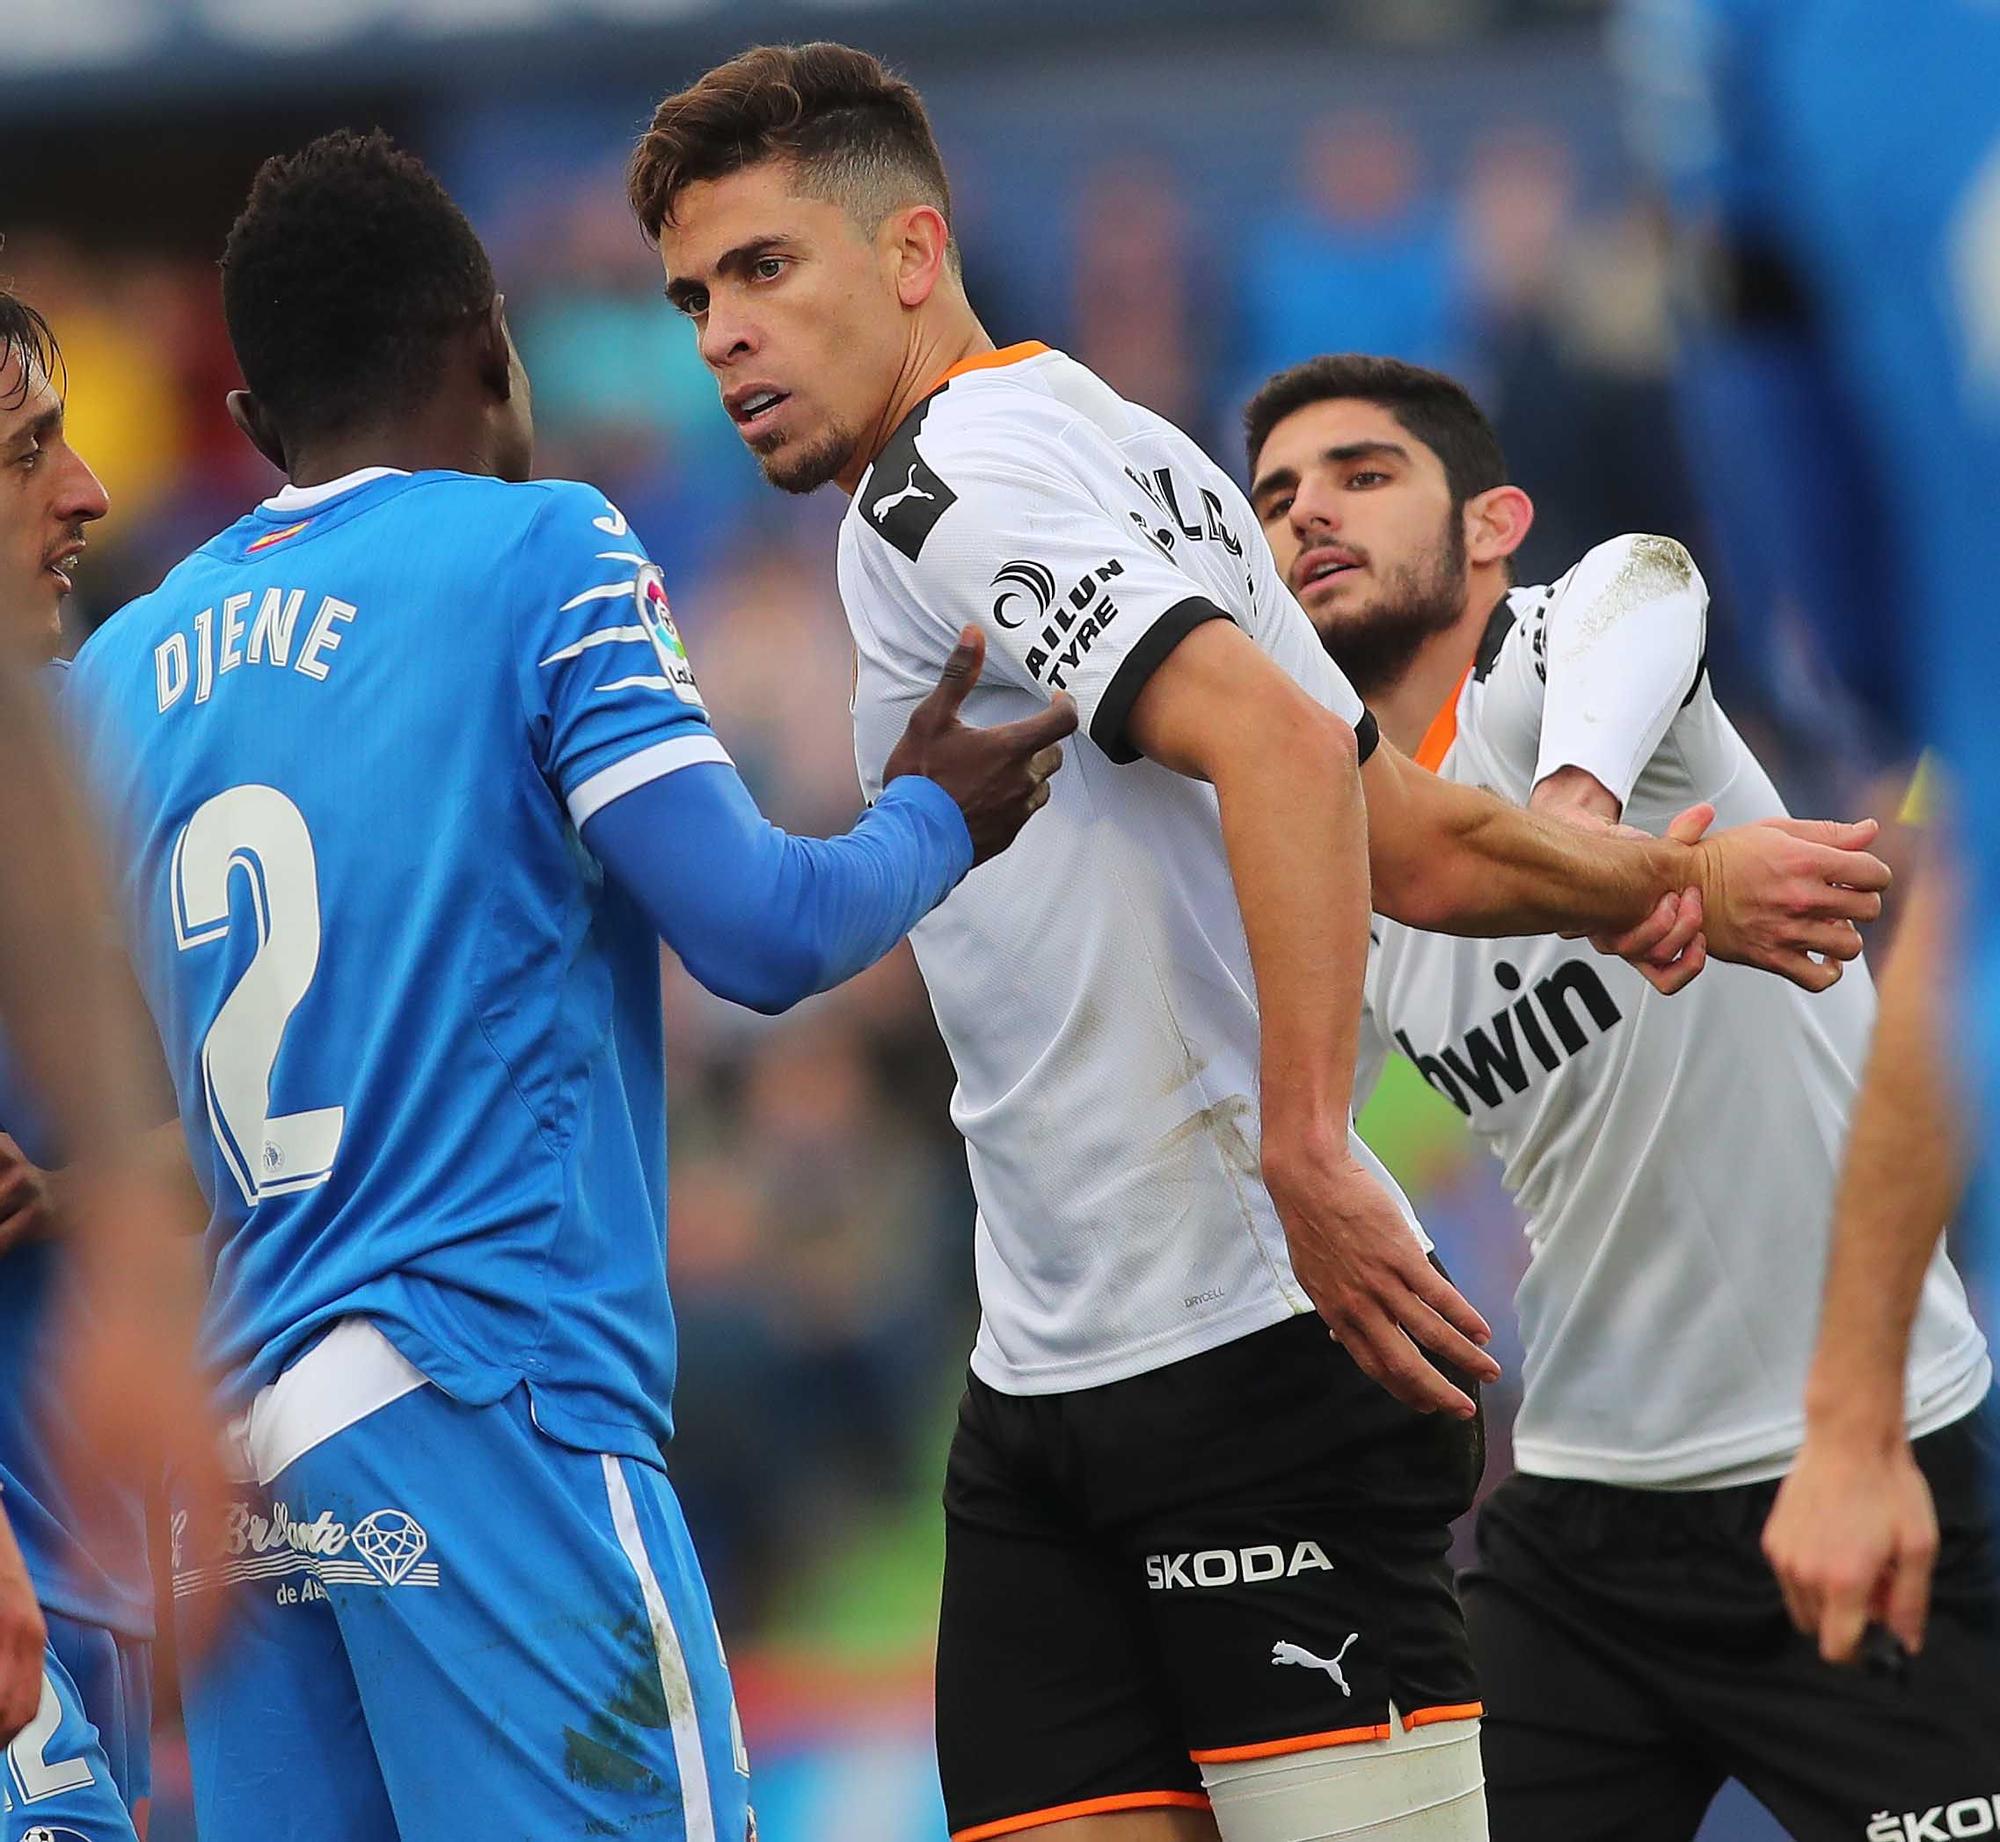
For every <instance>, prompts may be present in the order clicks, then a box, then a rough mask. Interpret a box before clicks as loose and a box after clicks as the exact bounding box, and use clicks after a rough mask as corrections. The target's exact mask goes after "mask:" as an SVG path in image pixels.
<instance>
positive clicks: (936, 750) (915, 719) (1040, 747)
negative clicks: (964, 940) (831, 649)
mask: <svg viewBox="0 0 2000 1842" xmlns="http://www.w3.org/2000/svg"><path fill="white" fill-rule="evenodd" d="M985 662H986V636H985V635H984V634H983V633H981V632H980V630H979V629H978V628H977V627H967V628H966V629H965V630H964V631H963V632H961V633H960V634H959V636H958V644H957V645H956V646H955V647H953V648H952V653H951V657H950V658H949V659H947V660H946V661H945V667H944V671H943V672H942V673H941V674H940V675H939V678H938V682H937V689H936V690H934V691H932V692H931V694H930V695H929V696H928V697H926V698H925V699H924V701H923V702H922V703H920V704H919V705H918V706H917V707H916V709H915V710H913V711H912V712H911V713H910V721H909V726H908V727H907V728H906V729H905V730H904V731H903V739H902V740H901V741H900V742H898V743H897V744H896V746H895V747H894V748H893V749H892V750H891V751H890V754H889V760H888V764H887V765H886V766H885V767H884V768H883V770H882V779H883V782H884V784H886V783H887V782H889V781H892V780H894V779H896V778H897V776H898V775H901V774H922V775H925V776H927V777H928V778H929V779H931V780H934V781H936V782H937V783H938V785H939V786H941V787H942V788H944V790H945V791H946V792H947V793H949V794H950V795H951V797H952V798H953V799H955V800H956V801H957V802H958V809H959V811H960V812H962V813H963V814H964V815H965V828H966V830H967V831H969V832H970V833H971V834H972V861H973V862H974V863H976V864H978V863H984V862H985V861H986V860H987V858H989V857H992V856H996V855H997V854H998V853H999V852H1001V851H1004V850H1005V849H1006V848H1007V847H1008V845H1010V844H1012V843H1013V842H1014V840H1015V838H1016V837H1018V836H1019V835H1020V831H1021V827H1022V826H1023V825H1025V824H1027V822H1028V821H1029V819H1031V818H1032V817H1033V816H1034V815H1035V814H1036V813H1037V812H1039V811H1040V810H1041V809H1042V808H1043V807H1044V806H1046V805H1047V804H1048V801H1049V777H1050V776H1051V775H1052V774H1054V773H1055V771H1056V770H1057V769H1058V768H1060V767H1061V766H1062V749H1061V748H1060V747H1059V746H1058V744H1059V743H1060V742H1061V741H1062V739H1063V737H1064V736H1066V735H1070V734H1073V733H1074V731H1075V729H1076V703H1075V700H1074V699H1073V698H1070V697H1068V696H1065V695H1059V696H1057V697H1056V698H1055V699H1054V700H1053V701H1052V702H1051V703H1050V705H1049V707H1048V708H1047V709H1046V710H1043V711H1040V712H1038V713H1037V714H1036V715H1034V716H1027V717H1023V718H1022V719H1021V720H1020V721H1019V722H1015V723H1001V724H998V725H996V726H995V727H993V728H991V729H975V728H973V727H972V726H971V725H970V724H968V723H963V722H960V721H959V716H958V710H959V706H960V705H961V704H963V703H964V702H965V698H966V693H967V692H969V691H970V690H971V689H972V687H973V686H974V685H975V684H977V683H978V682H979V672H980V668H981V666H983V665H984V664H985Z"/></svg>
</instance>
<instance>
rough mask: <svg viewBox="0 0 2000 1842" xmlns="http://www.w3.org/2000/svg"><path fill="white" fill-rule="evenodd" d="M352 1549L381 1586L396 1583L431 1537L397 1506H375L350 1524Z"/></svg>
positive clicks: (400, 1580)
mask: <svg viewBox="0 0 2000 1842" xmlns="http://www.w3.org/2000/svg"><path fill="white" fill-rule="evenodd" d="M349 1539H350V1540H351V1541H352V1542H353V1544H354V1551H355V1553H356V1554H358V1555H360V1556H361V1558H362V1559H363V1560H364V1561H366V1562H367V1563H368V1565H369V1566H371V1567H372V1568H374V1569H375V1571H376V1572H377V1573H378V1574H380V1575H381V1576H382V1584H383V1585H384V1586H400V1585H402V1583H403V1582H404V1581H405V1580H406V1579H408V1578H409V1575H410V1569H411V1568H412V1567H414V1566H415V1565H416V1564H417V1562H418V1561H420V1560H422V1559H423V1556H424V1550H425V1549H426V1548H428V1547H429V1546H430V1545H431V1538H430V1537H429V1536H428V1535H426V1534H425V1533H424V1528H423V1524H422V1523H420V1522H419V1521H418V1520H417V1519H416V1518H415V1517H414V1516H412V1515H410V1514H408V1513H407V1512H406V1511H404V1510H400V1509H378V1510H376V1511H375V1512H374V1513H373V1514H372V1515H367V1516H364V1517H362V1519H361V1520H360V1521H359V1522H357V1523H356V1524H355V1525H354V1532H353V1534H352V1536H351V1537H350V1538H349Z"/></svg>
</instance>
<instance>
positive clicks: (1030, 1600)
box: [937, 1316, 1484, 1842]
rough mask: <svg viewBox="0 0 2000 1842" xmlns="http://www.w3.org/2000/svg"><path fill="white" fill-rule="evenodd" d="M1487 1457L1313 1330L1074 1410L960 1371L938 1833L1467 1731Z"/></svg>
mask: <svg viewBox="0 0 2000 1842" xmlns="http://www.w3.org/2000/svg"><path fill="white" fill-rule="evenodd" d="M1453 1379H1454V1380H1455V1381H1457V1382H1458V1384H1459V1386H1461V1387H1463V1388H1464V1389H1465V1390H1466V1392H1467V1393H1473V1392H1474V1387H1473V1385H1472V1384H1471V1383H1470V1382H1468V1381H1466V1380H1465V1379H1464V1378H1462V1377H1458V1376H1454V1377H1453ZM1483 1458H1484V1438H1483V1432H1482V1428H1481V1423H1480V1422H1479V1421H1478V1420H1472V1421H1463V1420H1457V1419H1450V1418H1446V1417H1444V1416H1441V1415H1430V1414H1420V1413H1416V1412H1413V1411H1411V1410H1410V1409H1409V1408H1407V1407H1404V1406H1402V1405H1401V1404H1400V1403H1399V1402H1397V1401H1396V1400H1394V1399H1393V1398H1391V1397H1390V1396H1389V1395H1388V1394H1386V1393H1384V1392H1383V1391H1382V1389H1381V1388H1380V1387H1378V1386H1377V1385H1376V1384H1375V1383H1374V1382H1372V1381H1370V1380H1369V1379H1368V1378H1367V1377H1366V1376H1365V1375H1363V1374H1362V1373H1361V1371H1360V1370H1359V1369H1358V1368H1356V1366H1355V1364H1354V1362H1353V1360H1352V1358H1351V1357H1349V1356H1348V1354H1347V1353H1346V1351H1345V1350H1343V1349H1342V1348H1341V1347H1340V1345H1339V1344H1337V1343H1335V1342H1334V1341H1333V1339H1332V1337H1331V1336H1330V1335H1329V1334H1328V1332H1327V1328H1326V1326H1325V1324H1324V1323H1323V1322H1322V1321H1321V1320H1320V1319H1319V1318H1318V1317H1316V1316H1308V1317H1297V1318H1291V1319H1288V1320H1287V1321H1286V1322H1284V1323H1282V1324H1278V1325H1275V1326H1273V1327H1272V1328H1270V1329H1268V1330H1263V1331H1259V1332H1257V1333H1255V1334H1254V1335H1251V1336H1247V1337H1243V1338H1241V1339H1239V1340H1238V1341H1236V1342H1234V1343H1229V1344H1225V1345H1224V1346H1223V1347H1221V1348H1220V1349H1215V1350H1210V1351H1207V1352H1206V1353H1204V1354H1202V1355H1199V1356H1194V1357H1190V1358H1188V1359H1187V1360H1185V1361H1182V1362H1177V1363H1174V1364H1172V1365H1170V1366H1169V1367H1166V1368H1163V1369H1158V1370H1155V1371H1153V1372H1151V1373H1150V1374H1145V1375H1139V1376H1135V1377H1133V1378H1131V1379H1130V1380H1127V1381H1119V1382H1113V1383H1110V1384H1108V1385H1106V1386H1104V1387H1100V1388H1088V1389H1081V1390H1078V1391H1077V1392H1075V1393H1070V1394H1050V1395H1029V1396H1021V1395H1007V1394H1001V1393H999V1392H998V1391H996V1390H995V1389H992V1388H989V1387H987V1386H986V1385H985V1383H983V1382H981V1381H979V1380H978V1379H977V1378H976V1377H975V1378H973V1379H972V1380H971V1382H970V1383H969V1385H968V1387H967V1389H966V1394H965V1399H964V1401H963V1402H962V1403H961V1405H960V1408H959V1421H958V1431H957V1434H956V1437H955V1438H954V1440H953V1443H952V1449H951V1460H950V1467H949V1470H948V1473H947V1476H946V1481H945V1578H944V1606H943V1612H942V1615H941V1619H940V1625H939V1638H938V1671H937V1733H938V1760H939V1767H940V1770H941V1773H942V1776H943V1780H944V1793H945V1807H946V1810H947V1813H948V1814H949V1816H950V1819H951V1829H952V1834H953V1837H954V1842H988V1839H989V1838H992V1837H997V1836H1003V1835H1009V1834H1012V1833H1014V1832H1016V1831H1019V1830H1027V1829H1032V1828H1034V1827H1035V1826H1037V1825H1038V1824H1041V1823H1047V1822H1054V1821H1056V1820H1058V1819H1059V1818H1063V1817H1072V1816H1086V1815H1094V1814H1097V1813H1100V1812H1105V1811H1113V1810H1128V1809H1143V1808H1146V1807H1149V1806H1159V1805H1174V1804H1182V1805H1189V1806H1197V1807H1199V1806H1205V1805H1206V1803H1207V1799H1206V1798H1205V1797H1204V1796H1203V1795H1202V1788H1201V1772H1200V1767H1201V1764H1202V1763H1203V1762H1205V1761H1223V1760H1233V1759H1248V1758H1257V1757H1261V1756H1264V1755H1268V1754H1277V1753H1287V1752H1299V1751H1307V1750H1310V1749H1313V1748H1317V1747H1323V1746H1332V1745H1338V1744H1342V1743H1344V1742H1348V1741H1354V1740H1366V1739H1374V1738H1380V1737H1386V1735H1387V1733H1388V1731H1389V1728H1388V1722H1389V1720H1390V1704H1391V1703H1392V1702H1393V1703H1394V1705H1395V1710H1396V1713H1397V1715H1398V1717H1400V1718H1401V1719H1402V1720H1403V1721H1404V1722H1405V1723H1406V1724H1407V1725H1411V1726H1414V1725H1418V1724H1423V1723H1427V1722H1431V1721H1437V1720H1451V1719H1463V1718H1466V1717H1468V1716H1472V1715H1476V1714H1477V1713H1478V1712H1479V1702H1478V1691H1477V1689H1476V1687H1475V1685H1474V1682H1473V1676H1472V1666H1471V1661H1470V1656H1469V1651H1468V1646H1467V1642H1466V1636H1465V1628H1464V1623H1463V1620H1462V1618H1461V1616H1460V1613H1459V1609H1458V1602H1457V1599H1456V1598H1455V1596H1454V1594H1453V1590H1452V1578H1451V1571H1450V1568H1449V1566H1448V1565H1447V1563H1446V1558H1445V1555H1446V1548H1447V1546H1448V1544H1449V1541H1450V1525H1451V1522H1452V1520H1453V1518H1454V1517H1456V1516H1458V1515H1460V1514H1461V1513H1462V1512H1463V1511H1464V1510H1465V1509H1466V1507H1467V1506H1468V1505H1469V1504H1470V1503H1471V1501H1472V1497H1473V1491H1474V1489H1475V1487H1476V1485H1477V1483H1478V1481H1479V1473H1480V1468H1481V1464H1482V1462H1483Z"/></svg>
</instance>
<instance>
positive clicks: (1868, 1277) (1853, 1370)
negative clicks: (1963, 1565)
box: [1806, 865, 1966, 1443]
mask: <svg viewBox="0 0 2000 1842" xmlns="http://www.w3.org/2000/svg"><path fill="white" fill-rule="evenodd" d="M1952 899H1953V892H1952V889H1951V887H1950V878H1949V874H1948V872H1947V871H1946V870H1945V868H1944V866H1942V865H1939V866H1938V867H1937V868H1936V869H1934V870H1933V871H1932V872H1931V874H1929V875H1928V876H1926V877H1925V878H1924V880H1923V881H1922V882H1921V883H1920V884H1919V885H1918V886H1917V888H1916V889H1915V890H1914V891H1913V892H1912V893H1911V895H1910V898H1909V905H1908V908H1907V910H1906V912H1905V915H1904V920H1903V928H1902V932H1901V934H1900V936H1899V937H1898V939H1897V942H1896V949H1895V952H1894V954H1893V955H1892V956H1891V958H1890V961H1889V966H1888V970H1887V972H1886V973H1885V974H1884V976H1883V980H1882V988H1881V1004H1880V1009H1879V1011H1878V1013H1877V1016H1876V1023H1875V1035H1874V1040H1873V1043H1872V1045H1871V1047H1870V1050H1869V1056H1868V1065H1867V1070H1866V1073H1865V1075H1864V1076H1863V1079H1862V1084H1861V1090H1860V1092H1859V1094H1858V1095H1857V1096H1856V1099H1855V1105H1854V1118H1853V1122H1852V1126H1851V1129H1850V1132H1849V1136H1848V1142H1847V1155H1846V1158H1845V1160H1844V1161H1843V1164H1842V1167H1841V1175H1840V1187H1839V1189H1838V1191H1837V1193H1836V1195H1835V1199H1834V1214H1833V1244H1832V1249H1831V1253H1830V1257H1829V1262H1828V1268H1827V1284H1826V1297H1825V1302H1824V1306H1823V1310H1822V1315H1821V1320H1820V1330H1819V1342H1818V1344H1817V1346H1816V1353H1815V1356H1814V1359H1813V1366H1812V1371H1811V1374H1810V1377H1809V1379H1808V1381H1807V1387H1806V1414H1807V1419H1808V1422H1809V1423H1810V1424H1812V1425H1813V1426H1814V1428H1815V1430H1822V1431H1826V1432H1830V1433H1835V1434H1838V1435H1841V1436H1845V1437H1851V1438H1855V1439H1863V1440H1868V1441H1870V1442H1883V1443H1893V1442H1898V1441H1900V1440H1901V1439H1902V1438H1903V1437H1904V1420H1903V1372H1904V1367H1905V1364H1906V1363H1907V1360H1908V1355H1909V1345H1910V1327H1911V1325H1912V1323H1913V1322H1914V1321H1915V1318H1916V1311H1917V1302H1918V1299H1919V1297H1920V1296H1921V1294H1922V1291H1923V1283H1924V1274H1925V1271H1926V1270H1927V1269H1928V1267H1929V1265H1930V1261H1931V1255H1932V1253H1933V1251H1934V1250H1935V1248H1936V1246H1937V1243H1938V1238H1939V1236H1940V1235H1941V1234H1942V1233H1943V1232H1944V1229H1945V1225H1946V1223H1947V1222H1948V1221H1949V1219H1950V1217H1951V1214H1952V1212H1953V1211H1954V1210H1955V1209H1956V1208H1957V1206H1958V1203H1959V1200H1960V1198H1961V1197H1962V1195H1963V1193H1964V1187H1965V1180H1966V1148H1965V1139H1964V1131H1963V1122H1962V1120H1961V1119H1960V1117H1959V1114H1958V1109H1957V1103H1956V1101H1955V1100H1954V1098H1953V1095H1952V1092H1951V1090H1950V1088H1949V1087H1948V1085H1947V1084H1946V1081H1945V1078H1944V1066H1943V1056H1944V1050H1943V1045H1942V1039H1941V1033H1940V1030H1939V1027H1938V1026H1939V1015H1940V1013H1939V994H1940V991H1941V990H1942V988H1943V985H1944V982H1945V979H1946V976H1947V970H1948V966H1949V962H1950V959H1951V944H1952V943H1951V939H1950V934H1951V925H1950V924H1951V904H1952Z"/></svg>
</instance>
